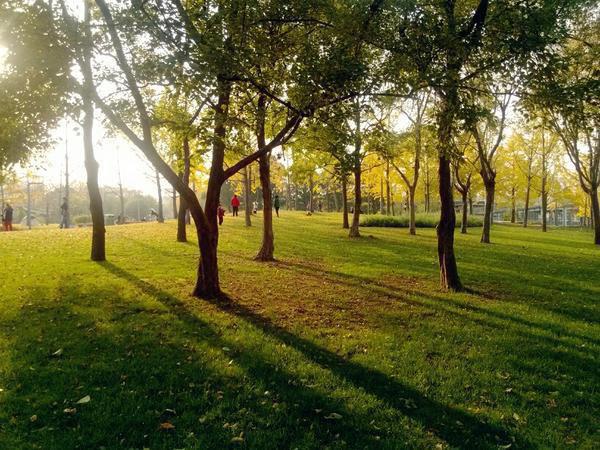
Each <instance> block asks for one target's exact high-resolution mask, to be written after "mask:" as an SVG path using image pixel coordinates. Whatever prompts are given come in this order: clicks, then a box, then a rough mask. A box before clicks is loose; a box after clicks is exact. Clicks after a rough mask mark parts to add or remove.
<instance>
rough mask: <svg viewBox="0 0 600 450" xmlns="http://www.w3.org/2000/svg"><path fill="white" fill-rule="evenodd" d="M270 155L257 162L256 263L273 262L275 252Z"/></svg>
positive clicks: (261, 135) (260, 119) (260, 120)
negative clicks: (259, 227)
mask: <svg viewBox="0 0 600 450" xmlns="http://www.w3.org/2000/svg"><path fill="white" fill-rule="evenodd" d="M266 101H267V99H266V96H265V95H264V94H261V95H260V96H259V97H258V114H257V129H256V141H257V143H258V146H259V148H262V147H264V146H265V144H266V143H265V114H266ZM270 159H271V154H270V153H267V154H265V155H262V156H261V157H260V158H259V160H258V169H259V176H260V187H261V190H262V197H263V237H262V245H261V247H260V250H259V251H258V254H257V255H256V257H255V258H254V259H256V260H258V261H273V260H274V259H275V258H274V256H273V254H274V252H275V235H274V233H273V203H272V198H271V167H270Z"/></svg>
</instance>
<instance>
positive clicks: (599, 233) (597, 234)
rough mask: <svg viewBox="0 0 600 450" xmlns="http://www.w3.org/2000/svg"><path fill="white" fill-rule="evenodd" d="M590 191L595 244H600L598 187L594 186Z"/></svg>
mask: <svg viewBox="0 0 600 450" xmlns="http://www.w3.org/2000/svg"><path fill="white" fill-rule="evenodd" d="M590 192H591V193H590V200H591V205H592V222H593V223H594V244H596V245H600V203H598V188H597V187H596V188H593V189H591V191H590Z"/></svg>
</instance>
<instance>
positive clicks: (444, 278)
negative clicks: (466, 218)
mask: <svg viewBox="0 0 600 450" xmlns="http://www.w3.org/2000/svg"><path fill="white" fill-rule="evenodd" d="M444 142H447V141H446V140H444ZM438 173H439V182H440V186H439V192H440V206H441V210H440V222H439V224H438V226H437V237H438V259H439V264H440V282H441V285H442V287H443V288H444V289H448V290H452V291H460V290H462V284H461V282H460V278H459V276H458V267H457V265H456V257H455V255H454V228H455V226H456V214H455V212H454V201H453V199H452V179H451V178H452V176H451V173H450V160H449V159H448V158H447V157H446V156H445V155H444V154H442V155H440V157H439V171H438Z"/></svg>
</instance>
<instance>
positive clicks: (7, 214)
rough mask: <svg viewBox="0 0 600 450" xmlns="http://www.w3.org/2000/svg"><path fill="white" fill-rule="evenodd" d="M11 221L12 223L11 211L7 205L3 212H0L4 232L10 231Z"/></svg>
mask: <svg viewBox="0 0 600 450" xmlns="http://www.w3.org/2000/svg"><path fill="white" fill-rule="evenodd" d="M12 221H13V209H12V206H10V204H9V203H6V204H5V205H4V211H3V212H2V225H3V226H4V231H12V230H13V227H12Z"/></svg>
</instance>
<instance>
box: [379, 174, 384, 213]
mask: <svg viewBox="0 0 600 450" xmlns="http://www.w3.org/2000/svg"><path fill="white" fill-rule="evenodd" d="M379 187H380V192H379V212H380V213H381V215H384V214H385V199H384V197H383V177H381V180H380V186H379Z"/></svg>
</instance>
